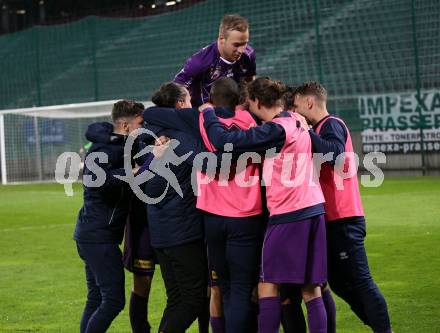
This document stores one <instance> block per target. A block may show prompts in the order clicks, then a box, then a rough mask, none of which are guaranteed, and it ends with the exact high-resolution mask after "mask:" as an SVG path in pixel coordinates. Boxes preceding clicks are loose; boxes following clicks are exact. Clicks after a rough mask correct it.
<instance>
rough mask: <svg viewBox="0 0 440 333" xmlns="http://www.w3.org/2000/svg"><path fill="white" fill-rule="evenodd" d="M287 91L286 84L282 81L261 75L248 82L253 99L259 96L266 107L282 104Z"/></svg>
mask: <svg viewBox="0 0 440 333" xmlns="http://www.w3.org/2000/svg"><path fill="white" fill-rule="evenodd" d="M285 91H286V86H285V85H284V84H283V83H282V82H280V81H274V80H272V79H271V78H269V77H259V78H257V79H255V80H254V81H252V82H250V83H249V84H248V94H249V98H250V99H251V100H255V99H257V98H258V101H259V102H260V104H261V105H263V106H265V107H268V108H270V107H273V106H281V105H282V104H283V103H282V100H281V98H282V97H283V95H284V92H285Z"/></svg>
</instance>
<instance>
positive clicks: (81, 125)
mask: <svg viewBox="0 0 440 333" xmlns="http://www.w3.org/2000/svg"><path fill="white" fill-rule="evenodd" d="M115 102H116V100H113V101H102V102H92V103H76V104H66V105H53V106H47V107H35V108H25V109H10V110H2V111H0V162H1V163H0V166H1V167H0V172H1V181H2V184H10V183H26V182H51V181H54V180H55V177H54V173H55V165H56V161H57V158H58V156H59V155H60V154H62V153H64V152H76V153H78V154H80V156H81V157H82V158H83V157H84V154H85V150H86V149H87V145H88V143H89V142H88V141H87V139H86V138H85V136H84V134H85V130H86V128H87V126H88V125H89V124H91V123H93V122H96V121H111V118H110V114H111V110H112V107H113V104H114V103H115ZM144 105H145V107H148V106H150V105H152V104H151V102H144Z"/></svg>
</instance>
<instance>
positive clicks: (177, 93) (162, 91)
mask: <svg viewBox="0 0 440 333" xmlns="http://www.w3.org/2000/svg"><path fill="white" fill-rule="evenodd" d="M187 95H188V91H187V90H186V89H185V87H184V86H182V85H181V84H178V83H175V82H166V83H164V84H162V85H161V86H160V88H159V90H157V91H156V92H155V93H154V94H153V96H152V97H151V101H152V102H153V103H154V104H156V105H157V106H160V107H169V108H174V107H175V105H176V103H177V102H178V101H184V100H185V98H186V96H187Z"/></svg>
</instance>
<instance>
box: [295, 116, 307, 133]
mask: <svg viewBox="0 0 440 333" xmlns="http://www.w3.org/2000/svg"><path fill="white" fill-rule="evenodd" d="M295 115H296V119H298V121H299V122H300V124H301V127H302V128H304V129H305V130H307V131H308V130H309V129H310V125H309V124H308V123H307V120H306V118H305V117H304V116H302V115H300V114H299V113H296V112H295Z"/></svg>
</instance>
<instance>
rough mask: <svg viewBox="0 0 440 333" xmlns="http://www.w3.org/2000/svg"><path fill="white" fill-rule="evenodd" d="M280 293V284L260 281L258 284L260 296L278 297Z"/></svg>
mask: <svg viewBox="0 0 440 333" xmlns="http://www.w3.org/2000/svg"><path fill="white" fill-rule="evenodd" d="M278 295H279V292H278V285H276V284H273V283H266V282H260V283H259V284H258V297H259V298H263V297H277V296H278Z"/></svg>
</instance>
